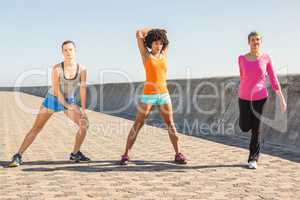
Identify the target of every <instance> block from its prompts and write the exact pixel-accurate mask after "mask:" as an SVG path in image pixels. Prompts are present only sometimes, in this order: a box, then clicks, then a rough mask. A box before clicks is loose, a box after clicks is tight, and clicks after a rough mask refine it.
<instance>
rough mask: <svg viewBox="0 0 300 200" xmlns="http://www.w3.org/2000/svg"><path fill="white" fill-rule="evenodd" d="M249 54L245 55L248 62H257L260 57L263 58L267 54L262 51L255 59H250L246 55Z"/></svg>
mask: <svg viewBox="0 0 300 200" xmlns="http://www.w3.org/2000/svg"><path fill="white" fill-rule="evenodd" d="M246 55H247V54H245V55H243V57H244V59H245V60H246V61H247V62H257V61H259V60H260V59H262V58H263V57H264V56H265V53H262V54H261V55H260V56H259V57H257V58H256V59H255V60H249V59H248V58H247V57H246Z"/></svg>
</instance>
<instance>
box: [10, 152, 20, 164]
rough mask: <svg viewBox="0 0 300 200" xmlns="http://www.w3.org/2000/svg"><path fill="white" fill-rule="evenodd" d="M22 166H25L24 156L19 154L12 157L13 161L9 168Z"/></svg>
mask: <svg viewBox="0 0 300 200" xmlns="http://www.w3.org/2000/svg"><path fill="white" fill-rule="evenodd" d="M22 164H23V161H22V156H21V155H20V154H18V153H17V154H15V155H14V156H13V157H12V161H11V162H10V163H9V164H8V167H18V166H20V165H22Z"/></svg>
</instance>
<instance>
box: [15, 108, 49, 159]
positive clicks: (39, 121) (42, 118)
mask: <svg viewBox="0 0 300 200" xmlns="http://www.w3.org/2000/svg"><path fill="white" fill-rule="evenodd" d="M52 114H53V112H51V111H49V110H48V109H47V108H45V107H43V106H42V107H41V109H40V111H39V113H38V115H37V117H36V119H35V122H34V124H33V126H32V128H31V129H30V130H29V132H28V133H27V134H26V136H25V138H24V140H23V143H22V145H21V146H20V149H19V151H18V154H20V155H22V154H23V153H24V152H25V151H26V149H27V148H28V147H29V146H30V145H31V144H32V142H33V141H34V139H35V138H36V136H37V135H38V133H39V132H40V131H41V130H42V128H43V127H44V125H45V124H46V122H47V121H48V119H49V118H50V117H51V115H52Z"/></svg>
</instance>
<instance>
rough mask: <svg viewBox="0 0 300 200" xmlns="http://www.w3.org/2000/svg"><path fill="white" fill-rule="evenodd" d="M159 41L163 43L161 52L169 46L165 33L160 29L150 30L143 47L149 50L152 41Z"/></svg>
mask: <svg viewBox="0 0 300 200" xmlns="http://www.w3.org/2000/svg"><path fill="white" fill-rule="evenodd" d="M158 40H161V41H162V43H163V48H162V50H165V49H166V48H167V47H168V45H169V40H168V37H167V32H166V31H165V30H162V29H152V30H151V31H149V32H148V34H147V36H146V38H145V47H147V48H149V49H151V45H152V43H153V42H154V41H158Z"/></svg>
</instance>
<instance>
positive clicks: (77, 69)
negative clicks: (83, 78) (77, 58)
mask: <svg viewBox="0 0 300 200" xmlns="http://www.w3.org/2000/svg"><path fill="white" fill-rule="evenodd" d="M76 66H77V68H76V74H75V76H74V77H73V78H66V77H65V67H64V62H61V67H62V70H63V77H64V79H65V80H68V81H71V80H75V79H76V78H77V76H78V72H79V65H78V64H76Z"/></svg>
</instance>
